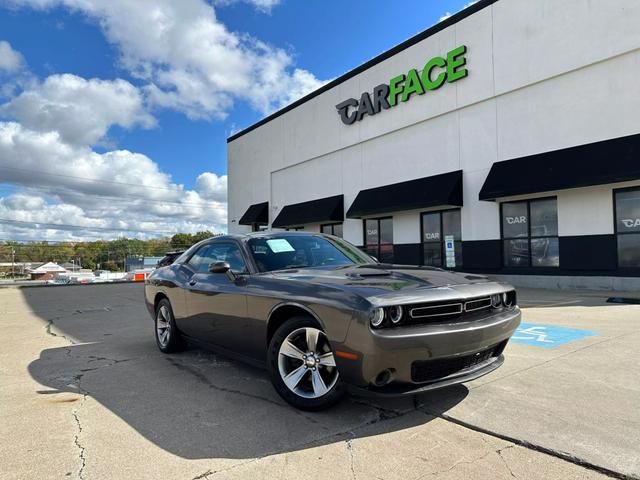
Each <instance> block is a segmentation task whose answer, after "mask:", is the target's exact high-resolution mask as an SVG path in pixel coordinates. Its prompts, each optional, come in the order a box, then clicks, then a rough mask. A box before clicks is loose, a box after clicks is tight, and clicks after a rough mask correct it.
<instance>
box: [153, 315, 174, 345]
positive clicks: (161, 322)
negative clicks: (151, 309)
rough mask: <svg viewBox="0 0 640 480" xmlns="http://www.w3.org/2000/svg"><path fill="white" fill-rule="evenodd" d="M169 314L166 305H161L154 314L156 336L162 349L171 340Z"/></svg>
mask: <svg viewBox="0 0 640 480" xmlns="http://www.w3.org/2000/svg"><path fill="white" fill-rule="evenodd" d="M170 315H171V314H170V313H169V309H168V308H167V307H166V305H162V306H161V307H160V308H159V309H158V313H157V314H156V336H157V337H158V342H159V343H160V346H162V347H163V348H164V347H166V346H167V345H169V339H170V338H171V316H170Z"/></svg>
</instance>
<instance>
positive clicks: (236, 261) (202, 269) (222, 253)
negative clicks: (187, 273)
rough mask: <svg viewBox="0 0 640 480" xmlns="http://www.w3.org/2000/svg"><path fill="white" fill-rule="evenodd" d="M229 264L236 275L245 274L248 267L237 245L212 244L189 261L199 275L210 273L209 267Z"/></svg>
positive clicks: (201, 249)
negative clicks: (221, 263) (215, 264)
mask: <svg viewBox="0 0 640 480" xmlns="http://www.w3.org/2000/svg"><path fill="white" fill-rule="evenodd" d="M215 262H227V263H228V264H229V265H230V266H231V270H232V271H233V272H235V273H244V272H246V271H247V266H246V263H245V261H244V257H243V255H242V252H241V251H240V247H238V245H236V244H235V243H210V244H208V245H203V246H202V247H201V248H200V249H199V250H198V251H197V252H196V253H195V254H194V255H193V257H191V259H190V260H189V265H190V266H191V268H193V269H194V270H195V271H196V272H198V273H206V272H208V271H209V265H211V264H212V263H215Z"/></svg>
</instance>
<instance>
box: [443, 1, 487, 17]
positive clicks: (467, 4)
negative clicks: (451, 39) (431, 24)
mask: <svg viewBox="0 0 640 480" xmlns="http://www.w3.org/2000/svg"><path fill="white" fill-rule="evenodd" d="M474 3H478V0H473V1H471V2H468V3H465V4H464V5H463V6H462V8H461V9H460V10H456V11H455V12H453V13H451V12H446V13H445V14H444V15H442V16H441V17H440V20H439V21H440V22H442V21H443V20H446V19H447V18H449V17H450V16H452V15H454V14H456V13H458V12H461V11H462V10H464V9H465V8H467V7H470V6H471V5H473V4H474Z"/></svg>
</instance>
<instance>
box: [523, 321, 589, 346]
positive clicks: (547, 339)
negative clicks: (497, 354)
mask: <svg viewBox="0 0 640 480" xmlns="http://www.w3.org/2000/svg"><path fill="white" fill-rule="evenodd" d="M595 335H597V333H596V332H592V331H591V330H580V329H578V328H567V327H556V326H555V325H541V324H539V323H521V324H520V326H519V327H518V329H517V330H516V333H514V334H513V337H511V340H513V341H514V342H515V343H524V344H525V345H531V346H534V347H542V348H556V347H559V346H560V345H564V344H567V343H571V342H575V341H576V340H582V339H583V338H586V337H593V336H595Z"/></svg>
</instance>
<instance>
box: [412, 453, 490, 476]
mask: <svg viewBox="0 0 640 480" xmlns="http://www.w3.org/2000/svg"><path fill="white" fill-rule="evenodd" d="M492 453H495V452H494V451H490V452H487V453H485V454H483V455H482V456H480V457H478V458H474V459H473V460H464V461H459V462H455V463H454V464H453V465H451V466H450V467H449V468H446V469H444V470H436V471H435V472H429V473H425V474H424V475H420V476H419V477H416V478H415V479H414V480H421V479H423V478H426V477H433V476H436V475H440V474H442V473H448V472H451V471H452V470H454V469H455V468H457V467H458V466H460V465H473V464H474V463H476V462H479V461H481V460H484V459H485V458H487V457H488V456H489V455H491V454H492Z"/></svg>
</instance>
